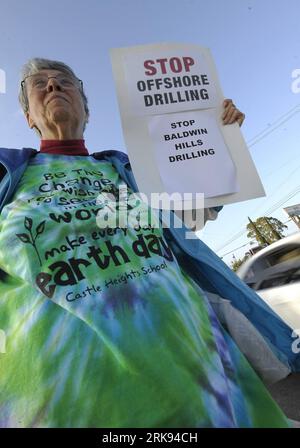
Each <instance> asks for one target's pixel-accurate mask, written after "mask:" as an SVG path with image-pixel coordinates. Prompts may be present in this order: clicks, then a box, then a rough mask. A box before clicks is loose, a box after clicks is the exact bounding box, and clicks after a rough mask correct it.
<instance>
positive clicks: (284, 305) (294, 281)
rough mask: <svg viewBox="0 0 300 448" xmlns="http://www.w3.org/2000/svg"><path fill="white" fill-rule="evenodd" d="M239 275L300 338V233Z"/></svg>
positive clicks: (266, 251) (261, 255)
mask: <svg viewBox="0 0 300 448" xmlns="http://www.w3.org/2000/svg"><path fill="white" fill-rule="evenodd" d="M237 275H238V276H239V277H240V278H241V279H242V280H244V282H245V283H247V285H248V286H250V287H251V288H253V289H254V290H255V291H256V292H257V293H258V294H259V295H260V297H261V298H262V299H263V300H264V301H265V302H266V303H267V304H268V305H269V306H270V307H271V308H272V309H273V310H274V311H275V312H276V313H277V314H278V315H279V316H280V317H281V318H282V320H284V321H285V322H286V323H287V324H288V325H289V326H290V327H291V328H292V329H293V330H298V331H297V333H298V334H300V232H297V233H295V234H293V235H290V236H287V237H285V238H283V239H281V240H279V241H276V242H275V243H273V244H271V245H270V246H267V247H265V248H264V249H262V250H261V251H259V252H258V253H257V254H255V255H253V256H252V257H251V258H250V259H248V260H246V261H245V263H244V264H242V266H240V268H239V269H238V271H237Z"/></svg>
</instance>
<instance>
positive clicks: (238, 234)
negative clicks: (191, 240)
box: [216, 186, 300, 253]
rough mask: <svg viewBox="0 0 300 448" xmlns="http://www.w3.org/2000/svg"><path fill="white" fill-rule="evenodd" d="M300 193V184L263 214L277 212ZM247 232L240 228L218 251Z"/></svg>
mask: <svg viewBox="0 0 300 448" xmlns="http://www.w3.org/2000/svg"><path fill="white" fill-rule="evenodd" d="M298 193H300V186H298V187H297V188H296V189H294V190H292V191H291V192H289V193H288V194H287V195H286V196H284V197H283V198H282V199H281V200H280V201H278V202H277V203H276V204H273V206H272V207H271V208H270V209H269V210H267V211H266V212H264V213H262V214H263V215H269V214H270V213H273V212H275V211H276V210H278V208H280V207H281V206H282V205H283V204H285V203H286V202H287V201H289V200H290V199H291V198H293V197H294V196H296V194H298ZM245 226H246V225H245ZM245 233H246V230H240V231H239V232H237V233H236V234H235V235H233V236H232V237H231V238H230V239H229V240H228V241H227V242H226V243H224V244H223V245H222V246H220V247H219V248H218V249H216V252H219V251H220V250H222V249H224V247H226V246H228V245H229V244H230V243H233V241H235V240H236V239H238V238H239V237H240V236H242V235H244V234H245ZM229 253H230V252H229Z"/></svg>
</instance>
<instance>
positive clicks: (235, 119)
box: [222, 99, 245, 126]
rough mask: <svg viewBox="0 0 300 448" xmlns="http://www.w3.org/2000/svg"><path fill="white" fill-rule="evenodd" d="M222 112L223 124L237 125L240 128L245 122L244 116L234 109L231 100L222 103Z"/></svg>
mask: <svg viewBox="0 0 300 448" xmlns="http://www.w3.org/2000/svg"><path fill="white" fill-rule="evenodd" d="M223 106H224V112H223V115H222V120H223V124H233V123H238V124H239V125H240V126H242V124H243V121H244V120H245V114H243V112H241V111H240V110H239V109H237V108H236V107H235V105H234V104H233V102H232V100H230V99H226V100H224V101H223Z"/></svg>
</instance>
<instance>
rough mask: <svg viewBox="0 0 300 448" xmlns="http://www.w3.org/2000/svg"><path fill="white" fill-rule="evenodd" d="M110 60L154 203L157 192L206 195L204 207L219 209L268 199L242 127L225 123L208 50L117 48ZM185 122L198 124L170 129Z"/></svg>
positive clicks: (142, 181) (136, 166)
mask: <svg viewBox="0 0 300 448" xmlns="http://www.w3.org/2000/svg"><path fill="white" fill-rule="evenodd" d="M111 61H112V68H113V75H114V79H115V85H116V89H117V96H118V102H119V108H120V113H121V120H122V127H123V133H124V138H125V143H126V146H127V149H128V154H129V158H130V162H131V166H132V169H133V173H134V176H135V179H136V182H137V185H138V187H139V191H140V192H142V193H144V194H145V195H146V196H147V197H148V198H149V200H150V198H151V193H164V192H167V193H170V194H172V193H175V192H178V193H204V195H205V199H204V205H205V207H213V206H218V205H224V204H229V203H233V202H238V201H244V200H247V199H252V198H257V197H260V196H264V194H265V192H264V189H263V186H262V183H261V181H260V178H259V176H258V173H257V171H256V168H255V166H254V163H253V161H252V159H251V156H250V154H249V151H248V149H247V147H246V144H245V141H244V139H243V137H242V134H241V132H240V128H239V126H238V124H236V123H235V124H233V125H227V126H224V125H223V124H222V120H221V115H222V113H223V100H224V95H223V93H222V90H221V87H220V84H219V80H218V76H217V72H216V68H215V65H214V62H213V60H212V57H211V55H210V52H209V50H208V49H206V48H203V47H200V46H197V45H187V44H154V45H143V46H137V47H129V48H116V49H112V50H111ZM155 95H156V96H155ZM183 121H187V122H191V121H194V122H195V123H192V124H190V125H188V126H186V129H185V130H183V129H179V128H177V129H173V130H174V131H175V132H171V130H172V123H177V122H183ZM170 127H171V129H170ZM201 129H206V130H207V133H205V132H202V131H201ZM197 130H198V131H199V132H200V134H199V133H197V132H198V131H197ZM184 131H185V132H188V134H186V133H185V134H183V132H184ZM191 131H196V133H191ZM180 132H181V134H180ZM177 133H178V134H180V137H178V138H177V139H176V138H170V139H169V140H166V138H165V137H164V136H165V135H172V134H177ZM198 140H201V141H202V143H201V144H197V141H198ZM192 142H193V143H192ZM175 144H181V145H182V147H179V146H175ZM204 150H205V151H207V154H206V153H205V152H201V151H204ZM208 150H213V151H210V152H208ZM197 151H199V153H198V152H197ZM180 155H181V159H180V158H179V157H178V156H180ZM176 156H177V157H176ZM170 157H171V159H170ZM172 157H173V158H174V157H175V160H174V159H173V158H172ZM174 205H175V207H176V204H174ZM181 205H182V203H180V204H179V203H178V207H181Z"/></svg>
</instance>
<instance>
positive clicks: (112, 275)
mask: <svg viewBox="0 0 300 448" xmlns="http://www.w3.org/2000/svg"><path fill="white" fill-rule="evenodd" d="M121 184H122V181H121V179H120V178H119V175H118V173H117V171H116V170H115V169H114V168H113V166H112V165H111V164H110V163H108V162H100V161H96V160H95V159H93V158H92V157H84V156H53V155H49V154H38V155H37V156H36V157H34V158H32V159H31V161H30V164H29V166H28V168H27V170H26V171H25V173H24V175H23V177H22V179H21V181H20V183H19V185H18V189H17V191H16V193H15V195H14V197H13V198H12V200H11V202H10V203H9V204H8V205H6V206H5V207H4V209H3V211H2V214H1V217H0V229H1V233H0V268H1V269H2V272H1V283H0V329H1V330H2V334H5V338H6V339H5V350H2V351H3V352H5V353H0V427H146V428H147V427H285V426H287V423H286V420H285V418H284V416H283V415H282V413H281V411H280V410H279V409H278V407H277V406H276V405H275V403H274V402H273V401H272V399H271V398H270V396H269V395H268V393H267V391H266V390H265V388H264V386H263V385H262V383H261V382H260V380H259V379H258V378H257V376H256V375H255V373H254V372H253V370H252V369H251V367H250V366H249V365H248V363H247V362H246V360H245V359H244V357H243V356H242V355H241V354H240V352H239V351H238V349H237V348H236V346H235V345H234V343H233V342H232V340H231V339H230V338H229V336H228V335H227V334H225V333H224V331H223V330H222V329H221V328H220V326H219V323H218V322H217V320H216V317H215V315H214V313H213V312H212V310H211V308H210V306H209V304H208V302H207V300H206V298H205V296H204V294H203V293H202V292H201V291H200V290H199V288H198V287H197V286H196V285H194V284H193V282H192V281H191V280H190V279H189V278H188V277H187V275H185V274H184V272H182V271H181V269H180V267H179V265H178V263H177V261H176V259H175V257H174V256H173V254H172V252H171V250H170V249H169V247H168V246H167V244H166V242H165V240H164V238H163V233H162V229H160V228H155V222H157V221H156V218H155V215H154V214H151V212H150V211H149V210H148V209H147V208H146V206H142V205H141V204H138V202H137V200H136V199H135V198H132V199H129V200H128V201H127V202H128V205H129V211H130V219H129V227H128V228H123V229H122V228H120V227H115V228H114V226H113V224H112V221H113V216H115V215H114V210H115V208H116V207H119V209H120V204H121V205H122V203H121V202H119V203H114V202H113V201H111V202H110V201H109V200H108V199H107V196H105V195H104V193H105V192H115V191H116V189H117V188H118V187H119V186H120V185H121ZM145 217H146V218H147V219H146V221H145ZM150 217H151V219H152V221H151V222H150V221H149V219H150ZM99 220H100V221H101V222H104V223H107V227H106V229H103V228H102V229H101V228H100V227H99V226H98V225H97V223H98V224H99V223H100V221H99ZM148 221H149V222H150V224H149V223H148ZM147 223H148V225H147ZM151 224H152V226H151Z"/></svg>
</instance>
